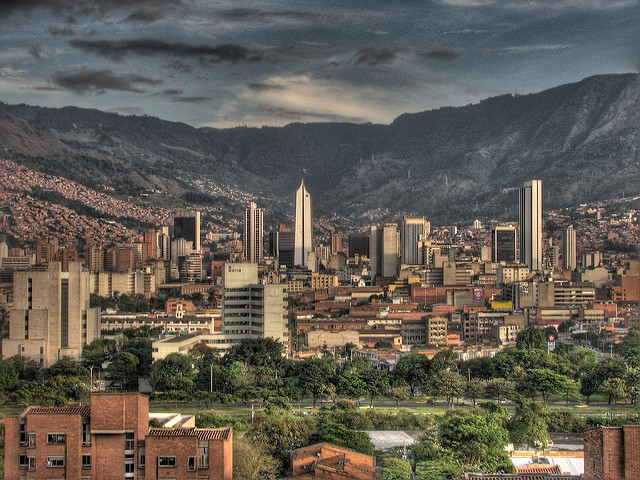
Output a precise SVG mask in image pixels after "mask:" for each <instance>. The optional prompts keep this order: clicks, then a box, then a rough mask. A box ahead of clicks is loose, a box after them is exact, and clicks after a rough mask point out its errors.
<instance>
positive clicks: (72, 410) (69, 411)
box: [21, 405, 91, 417]
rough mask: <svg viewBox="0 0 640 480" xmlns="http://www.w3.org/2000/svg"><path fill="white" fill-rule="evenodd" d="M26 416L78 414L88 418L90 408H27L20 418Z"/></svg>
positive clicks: (77, 406)
mask: <svg viewBox="0 0 640 480" xmlns="http://www.w3.org/2000/svg"><path fill="white" fill-rule="evenodd" d="M27 414H72V415H78V414H79V415H82V416H83V417H89V416H91V407H88V406H84V405H72V406H68V407H29V408H27V409H26V410H25V411H24V412H23V413H22V415H21V416H25V415H27Z"/></svg>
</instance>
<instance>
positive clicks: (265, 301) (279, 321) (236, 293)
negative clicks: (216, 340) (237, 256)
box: [222, 263, 288, 345]
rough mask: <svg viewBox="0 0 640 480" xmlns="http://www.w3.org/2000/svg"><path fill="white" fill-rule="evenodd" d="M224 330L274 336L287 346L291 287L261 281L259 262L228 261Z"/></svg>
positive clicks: (250, 335)
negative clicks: (288, 289)
mask: <svg viewBox="0 0 640 480" xmlns="http://www.w3.org/2000/svg"><path fill="white" fill-rule="evenodd" d="M222 285H223V287H224V290H223V297H222V332H223V333H224V334H225V335H229V336H230V338H231V339H233V340H235V341H238V342H240V341H241V340H242V339H243V338H273V339H274V340H279V341H280V342H282V343H284V344H285V345H286V344H287V342H288V330H287V289H286V286H285V285H283V284H278V283H271V284H262V283H259V281H258V265H257V264H255V263H227V264H225V266H224V269H223V273H222Z"/></svg>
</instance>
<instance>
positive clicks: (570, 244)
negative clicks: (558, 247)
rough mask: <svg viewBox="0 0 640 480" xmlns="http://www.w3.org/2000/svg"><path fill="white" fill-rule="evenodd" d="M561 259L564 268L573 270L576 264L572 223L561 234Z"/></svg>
mask: <svg viewBox="0 0 640 480" xmlns="http://www.w3.org/2000/svg"><path fill="white" fill-rule="evenodd" d="M562 261H563V262H564V269H565V270H575V269H576V267H577V266H578V251H577V249H576V231H575V229H574V228H573V225H569V226H568V227H567V228H566V229H565V230H564V233H563V235H562Z"/></svg>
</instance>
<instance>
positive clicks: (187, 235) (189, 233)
mask: <svg viewBox="0 0 640 480" xmlns="http://www.w3.org/2000/svg"><path fill="white" fill-rule="evenodd" d="M173 236H174V237H175V238H184V239H185V240H187V241H188V242H191V243H192V244H193V249H194V250H195V251H196V252H199V251H200V212H193V213H192V214H191V216H189V217H175V218H174V219H173Z"/></svg>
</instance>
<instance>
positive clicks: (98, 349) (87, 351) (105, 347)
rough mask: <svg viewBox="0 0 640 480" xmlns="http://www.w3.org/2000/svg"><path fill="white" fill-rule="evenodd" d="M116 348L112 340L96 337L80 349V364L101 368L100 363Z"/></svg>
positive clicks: (114, 351)
mask: <svg viewBox="0 0 640 480" xmlns="http://www.w3.org/2000/svg"><path fill="white" fill-rule="evenodd" d="M117 350H118V347H117V344H116V342H115V341H114V340H109V339H106V338H96V339H95V340H93V341H92V342H91V343H90V344H88V345H85V346H84V348H83V349H82V364H83V365H84V366H85V367H87V368H91V367H93V368H96V369H98V370H102V365H103V364H104V363H105V362H106V361H108V360H109V359H110V358H111V355H113V354H114V353H116V351H117Z"/></svg>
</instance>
